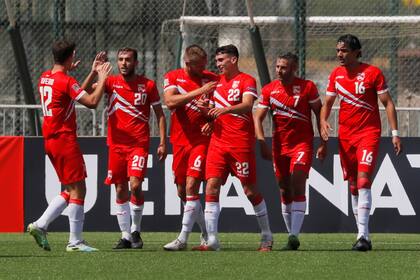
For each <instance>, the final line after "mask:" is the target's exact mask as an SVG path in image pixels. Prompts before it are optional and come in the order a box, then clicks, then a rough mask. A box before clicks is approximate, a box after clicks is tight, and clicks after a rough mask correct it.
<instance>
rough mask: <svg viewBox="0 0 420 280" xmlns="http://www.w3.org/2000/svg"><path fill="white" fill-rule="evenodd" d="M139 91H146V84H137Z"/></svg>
mask: <svg viewBox="0 0 420 280" xmlns="http://www.w3.org/2000/svg"><path fill="white" fill-rule="evenodd" d="M137 91H139V92H143V91H144V84H137Z"/></svg>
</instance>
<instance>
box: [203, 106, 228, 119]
mask: <svg viewBox="0 0 420 280" xmlns="http://www.w3.org/2000/svg"><path fill="white" fill-rule="evenodd" d="M227 113H229V108H212V109H210V110H209V112H208V113H207V114H208V115H209V117H211V118H213V119H215V118H217V117H220V116H221V115H224V114H227Z"/></svg>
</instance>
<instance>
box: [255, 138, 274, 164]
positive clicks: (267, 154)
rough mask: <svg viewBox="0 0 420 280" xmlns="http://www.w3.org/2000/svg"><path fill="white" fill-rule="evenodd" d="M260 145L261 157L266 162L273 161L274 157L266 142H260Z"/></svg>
mask: <svg viewBox="0 0 420 280" xmlns="http://www.w3.org/2000/svg"><path fill="white" fill-rule="evenodd" d="M258 143H259V144H260V152H261V157H262V158H263V159H265V160H270V161H271V160H273V155H272V154H271V151H270V148H269V147H268V145H267V143H266V142H265V140H258Z"/></svg>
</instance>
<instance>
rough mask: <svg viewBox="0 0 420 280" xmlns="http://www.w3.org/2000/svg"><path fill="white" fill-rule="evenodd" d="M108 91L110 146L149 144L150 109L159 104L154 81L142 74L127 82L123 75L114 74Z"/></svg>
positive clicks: (106, 89) (108, 79) (108, 141)
mask: <svg viewBox="0 0 420 280" xmlns="http://www.w3.org/2000/svg"><path fill="white" fill-rule="evenodd" d="M105 92H106V93H107V94H108V138H107V143H108V145H109V146H130V147H133V146H134V147H140V146H147V145H149V116H150V106H151V105H157V104H160V98H159V93H158V90H157V88H156V84H155V82H154V81H152V80H149V79H147V78H146V77H144V76H140V75H137V76H136V79H135V80H133V81H130V82H127V81H125V80H124V78H123V77H122V75H114V76H109V77H108V78H107V80H106V83H105Z"/></svg>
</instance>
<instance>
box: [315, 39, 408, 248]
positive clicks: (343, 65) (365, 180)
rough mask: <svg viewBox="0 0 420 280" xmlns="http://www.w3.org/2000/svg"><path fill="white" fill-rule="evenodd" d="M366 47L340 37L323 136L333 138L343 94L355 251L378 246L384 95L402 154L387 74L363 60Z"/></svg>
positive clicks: (342, 133)
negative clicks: (374, 217) (376, 203)
mask: <svg viewBox="0 0 420 280" xmlns="http://www.w3.org/2000/svg"><path fill="white" fill-rule="evenodd" d="M361 49H362V46H361V44H360V41H359V39H358V38H357V37H356V36H354V35H351V34H347V35H343V36H341V37H340V38H338V40H337V45H336V51H337V58H338V60H339V63H340V66H338V67H336V68H335V69H334V70H333V71H332V73H331V75H330V78H329V84H328V88H327V92H326V97H325V103H324V106H323V107H322V110H321V136H322V138H323V139H324V140H325V141H327V140H328V136H329V133H330V130H331V126H330V124H329V123H328V117H329V115H330V112H331V108H332V106H333V104H334V101H335V98H336V97H337V95H338V96H339V98H340V114H339V121H338V122H339V129H338V145H339V154H340V161H341V167H342V169H343V174H344V179H345V180H348V181H349V184H350V192H351V201H352V208H353V213H354V217H355V219H356V224H357V227H358V231H359V233H358V235H357V241H356V243H355V244H354V245H353V248H352V249H353V250H356V251H368V250H371V249H372V243H371V241H370V238H369V227H368V226H369V215H370V208H371V205H372V195H371V190H370V188H371V184H372V183H371V177H372V172H373V170H374V169H375V164H376V158H377V155H378V149H379V140H380V136H381V119H380V116H379V108H378V98H379V100H380V101H381V103H382V104H383V105H384V107H385V111H386V114H387V117H388V120H389V125H390V127H391V128H392V144H393V145H394V149H395V152H396V154H397V155H398V154H399V153H400V152H401V142H400V138H399V136H398V125H397V113H396V111H395V106H394V103H393V102H392V99H391V96H390V94H389V90H388V87H387V84H386V82H385V78H384V75H383V74H382V72H381V70H380V69H379V68H377V67H375V66H373V65H369V64H366V63H362V62H359V57H361V54H362V52H361Z"/></svg>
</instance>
